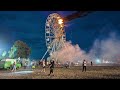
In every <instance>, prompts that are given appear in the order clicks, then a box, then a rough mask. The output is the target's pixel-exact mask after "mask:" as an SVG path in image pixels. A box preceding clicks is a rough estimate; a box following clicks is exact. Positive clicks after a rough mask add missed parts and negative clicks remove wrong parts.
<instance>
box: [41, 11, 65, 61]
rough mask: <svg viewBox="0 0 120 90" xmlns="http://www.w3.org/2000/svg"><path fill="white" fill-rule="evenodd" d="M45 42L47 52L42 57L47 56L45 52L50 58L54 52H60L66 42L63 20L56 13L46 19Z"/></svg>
mask: <svg viewBox="0 0 120 90" xmlns="http://www.w3.org/2000/svg"><path fill="white" fill-rule="evenodd" d="M45 40H46V47H47V51H46V53H45V54H44V56H45V55H46V54H47V52H48V53H49V54H50V56H51V55H52V54H53V53H54V52H56V51H58V50H60V49H61V48H62V47H63V46H64V43H65V42H66V33H65V28H64V23H63V19H62V18H61V16H60V15H59V14H57V13H53V14H50V15H49V16H48V17H47V20H46V24H45ZM44 56H43V58H44ZM43 58H42V59H43Z"/></svg>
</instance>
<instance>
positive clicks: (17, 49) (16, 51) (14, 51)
mask: <svg viewBox="0 0 120 90" xmlns="http://www.w3.org/2000/svg"><path fill="white" fill-rule="evenodd" d="M10 53H11V55H9V56H10V58H19V57H20V58H28V57H29V55H30V53H31V49H30V47H28V45H27V44H26V43H24V42H23V41H20V40H18V41H16V42H15V43H14V45H13V47H12V48H11V50H10V52H9V54H10Z"/></svg>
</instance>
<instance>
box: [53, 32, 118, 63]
mask: <svg viewBox="0 0 120 90" xmlns="http://www.w3.org/2000/svg"><path fill="white" fill-rule="evenodd" d="M119 56H120V39H119V38H118V37H117V35H116V34H115V33H110V35H109V37H108V38H107V39H104V40H99V39H96V40H95V42H94V43H93V47H92V48H91V49H90V51H89V52H88V53H86V52H85V51H84V50H82V49H81V48H80V47H79V45H78V44H76V45H72V43H71V42H70V41H69V42H66V43H65V47H63V48H62V49H61V50H59V51H57V52H54V53H53V55H52V57H57V60H58V61H60V62H62V63H64V62H66V61H70V62H77V61H79V62H82V61H83V60H84V59H86V60H87V61H88V62H89V61H93V62H96V59H99V60H100V61H101V62H103V60H106V61H107V62H108V61H113V62H118V61H119V60H118V58H120V57H119Z"/></svg>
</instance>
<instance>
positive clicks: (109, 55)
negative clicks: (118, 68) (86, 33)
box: [88, 33, 120, 63]
mask: <svg viewBox="0 0 120 90" xmlns="http://www.w3.org/2000/svg"><path fill="white" fill-rule="evenodd" d="M88 55H89V57H90V58H91V59H92V60H93V61H94V60H95V58H99V59H100V60H101V62H102V61H103V60H106V61H109V62H116V63H117V62H119V61H118V59H119V58H120V57H119V56H120V39H119V38H118V37H117V34H116V33H110V35H109V37H108V38H107V39H104V40H98V39H97V40H95V42H94V45H93V47H92V49H91V50H90V52H89V53H88Z"/></svg>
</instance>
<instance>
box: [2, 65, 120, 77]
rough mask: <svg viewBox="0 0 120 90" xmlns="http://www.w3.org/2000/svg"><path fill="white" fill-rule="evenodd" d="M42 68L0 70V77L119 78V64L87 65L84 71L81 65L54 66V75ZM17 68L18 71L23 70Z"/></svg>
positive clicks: (47, 69)
mask: <svg viewBox="0 0 120 90" xmlns="http://www.w3.org/2000/svg"><path fill="white" fill-rule="evenodd" d="M41 69H42V68H36V69H34V70H33V73H30V74H22V75H21V74H16V75H15V74H11V73H12V72H11V71H10V70H0V79H120V66H88V67H87V71H86V72H82V67H71V68H55V69H54V76H53V75H50V76H48V74H49V68H46V73H43V72H40V70H41ZM23 70H24V69H19V70H17V72H18V71H23Z"/></svg>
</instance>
